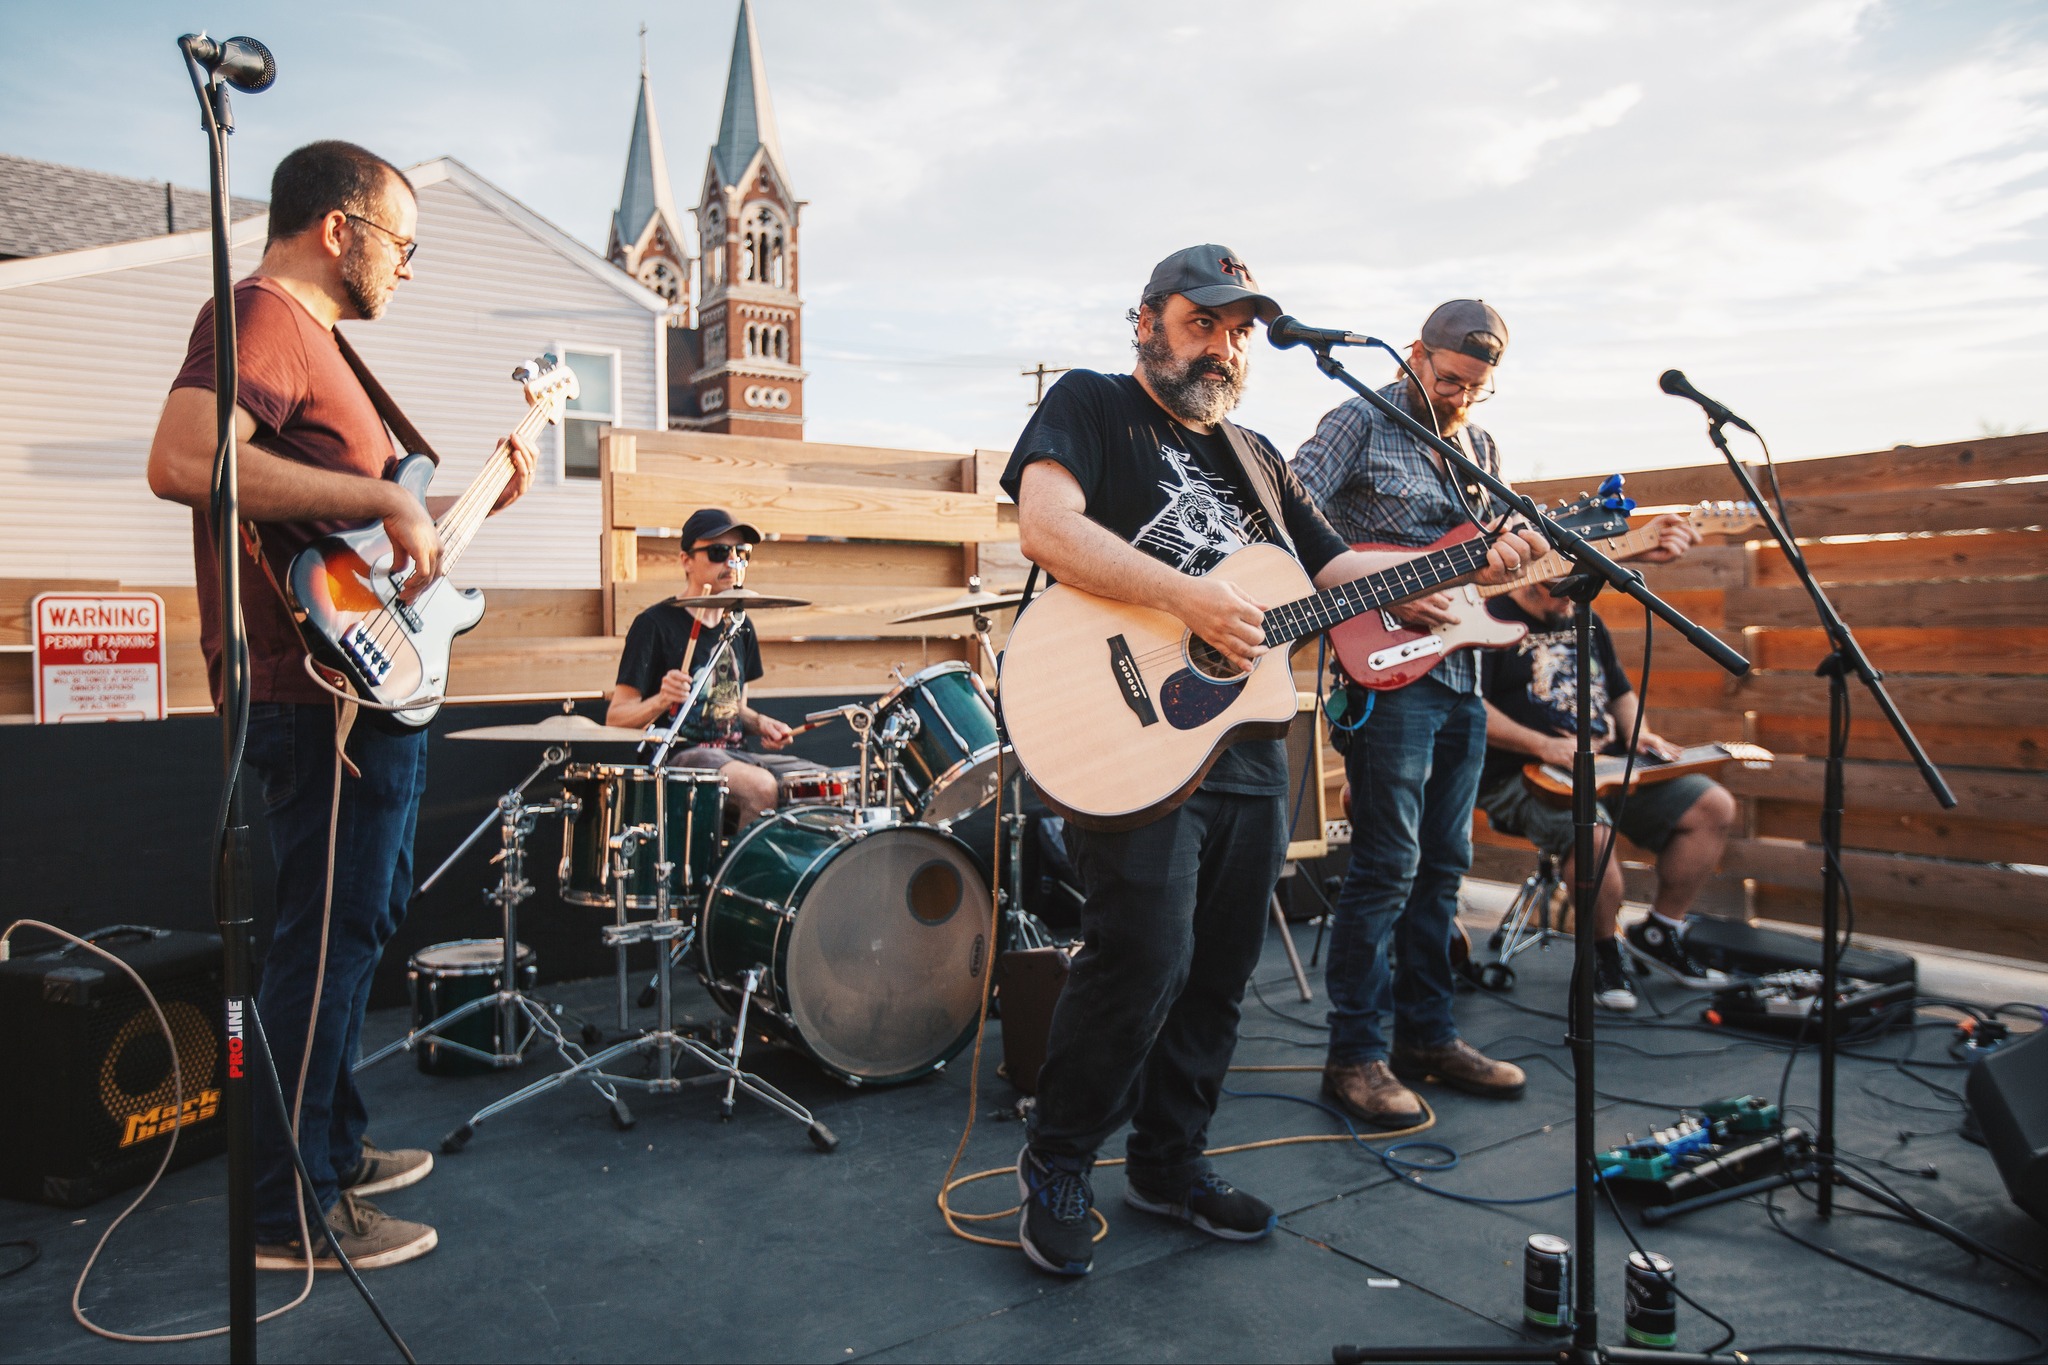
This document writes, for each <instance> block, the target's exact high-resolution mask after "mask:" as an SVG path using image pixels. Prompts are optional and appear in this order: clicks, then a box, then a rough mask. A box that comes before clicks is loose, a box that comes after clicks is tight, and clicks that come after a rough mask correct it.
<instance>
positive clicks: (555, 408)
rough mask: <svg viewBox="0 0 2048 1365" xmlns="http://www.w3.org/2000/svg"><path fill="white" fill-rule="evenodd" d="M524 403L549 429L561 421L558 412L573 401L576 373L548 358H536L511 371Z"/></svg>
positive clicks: (553, 358) (542, 356)
mask: <svg viewBox="0 0 2048 1365" xmlns="http://www.w3.org/2000/svg"><path fill="white" fill-rule="evenodd" d="M512 377H513V378H514V379H516V380H518V381H519V387H520V389H521V390H522V391H523V392H524V393H525V395H526V401H527V402H528V403H530V404H531V405H533V406H534V407H536V408H540V409H541V410H542V413H543V415H544V416H545V417H546V418H547V420H548V423H549V424H550V425H557V424H559V423H560V422H561V420H562V408H563V406H564V405H565V404H567V403H568V402H569V400H570V399H572V398H574V397H576V395H577V393H578V389H577V387H576V371H574V370H572V369H570V368H569V367H568V366H567V365H564V364H563V363H562V362H561V361H560V360H559V359H557V358H556V357H555V356H554V355H552V354H542V355H537V356H535V357H534V358H533V359H531V360H529V361H527V362H526V363H524V364H523V365H520V366H518V367H517V368H515V369H514V370H513V371H512Z"/></svg>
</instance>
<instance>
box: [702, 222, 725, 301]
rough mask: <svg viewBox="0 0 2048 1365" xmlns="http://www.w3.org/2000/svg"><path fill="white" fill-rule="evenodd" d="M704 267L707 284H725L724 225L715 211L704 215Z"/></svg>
mask: <svg viewBox="0 0 2048 1365" xmlns="http://www.w3.org/2000/svg"><path fill="white" fill-rule="evenodd" d="M704 266H705V272H706V274H707V275H708V276H709V279H708V281H707V282H708V283H710V284H723V283H725V224H724V222H723V221H722V220H721V219H720V218H719V214H718V210H717V209H712V210H711V211H710V212H709V213H707V214H705V215H704Z"/></svg>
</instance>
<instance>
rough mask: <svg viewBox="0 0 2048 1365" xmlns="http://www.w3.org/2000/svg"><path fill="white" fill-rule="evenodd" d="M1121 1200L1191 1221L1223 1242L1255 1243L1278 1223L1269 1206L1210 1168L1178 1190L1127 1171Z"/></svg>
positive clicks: (1148, 1211) (1140, 1207)
mask: <svg viewBox="0 0 2048 1365" xmlns="http://www.w3.org/2000/svg"><path fill="white" fill-rule="evenodd" d="M1128 1174H1129V1177H1130V1179H1129V1182H1128V1183H1127V1184H1126V1185H1125V1187H1124V1202H1125V1203H1126V1204H1129V1205H1130V1206H1131V1207H1132V1208H1134V1209H1138V1210H1140V1211H1142V1212H1145V1213H1156V1214H1158V1215H1159V1216H1160V1217H1162V1218H1178V1219H1179V1220H1180V1221H1181V1222H1183V1223H1193V1224H1194V1225H1195V1226H1196V1227H1198V1228H1200V1229H1201V1230H1202V1231H1204V1232H1206V1233H1208V1234H1209V1235H1210V1236H1211V1237H1221V1238H1222V1239H1223V1240H1224V1241H1226V1242H1256V1241H1258V1240H1259V1239H1260V1238H1261V1237H1264V1236H1265V1235H1266V1234H1267V1233H1269V1232H1271V1231H1272V1230H1273V1229H1274V1228H1275V1227H1276V1226H1278V1225H1279V1222H1280V1219H1279V1217H1278V1215H1276V1214H1275V1213H1274V1212H1273V1206H1272V1205H1271V1204H1268V1203H1267V1202H1266V1201H1265V1200H1263V1199H1260V1198H1257V1197H1255V1196H1253V1195H1249V1194H1246V1193H1245V1192H1244V1191H1243V1190H1240V1189H1238V1188H1237V1187H1236V1186H1234V1185H1232V1184H1231V1183H1230V1182H1229V1181H1228V1180H1225V1179H1224V1178H1223V1177H1222V1176H1220V1175H1218V1174H1216V1173H1215V1172H1214V1171H1198V1172H1196V1173H1195V1174H1194V1177H1193V1179H1192V1180H1191V1181H1190V1182H1189V1183H1188V1184H1186V1185H1184V1186H1182V1187H1181V1188H1180V1189H1179V1190H1178V1191H1174V1190H1161V1189H1155V1188H1152V1187H1150V1186H1148V1185H1147V1184H1146V1183H1145V1182H1144V1179H1143V1177H1141V1176H1140V1175H1139V1174H1138V1173H1137V1172H1134V1171H1133V1172H1128Z"/></svg>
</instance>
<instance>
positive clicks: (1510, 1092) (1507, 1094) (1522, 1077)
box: [1393, 1038, 1529, 1100]
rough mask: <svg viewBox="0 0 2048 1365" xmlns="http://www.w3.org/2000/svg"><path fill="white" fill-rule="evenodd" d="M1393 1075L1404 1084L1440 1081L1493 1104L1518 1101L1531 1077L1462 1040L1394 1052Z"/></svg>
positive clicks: (1398, 1049)
mask: <svg viewBox="0 0 2048 1365" xmlns="http://www.w3.org/2000/svg"><path fill="white" fill-rule="evenodd" d="M1393 1069H1394V1074H1395V1075H1396V1076H1399V1077H1400V1078H1401V1079H1402V1080H1404V1081H1440V1082H1442V1083H1443V1084H1445V1085H1448V1086H1451V1087H1452V1088H1453V1089H1457V1090H1463V1091H1465V1092H1466V1093H1467V1094H1471V1095H1484V1096H1485V1097H1486V1098H1487V1099H1490V1100H1518V1099H1520V1098H1521V1097H1522V1091H1523V1090H1524V1089H1525V1088H1526V1087H1527V1086H1528V1084H1529V1077H1528V1075H1527V1073H1525V1072H1524V1071H1523V1070H1522V1068H1520V1067H1518V1066H1516V1065H1515V1064H1514V1063H1512V1062H1496V1061H1494V1060H1493V1059H1492V1058H1491V1057H1488V1056H1487V1055H1486V1054H1485V1053H1483V1052H1481V1051H1480V1050H1479V1049H1478V1048H1476V1047H1474V1046H1472V1044H1470V1043H1468V1042H1466V1041H1465V1040H1464V1039H1463V1038H1453V1039H1452V1040H1451V1041H1450V1042H1448V1043H1443V1044H1441V1045H1439V1046H1437V1047H1400V1046H1396V1047H1395V1048H1394V1056H1393Z"/></svg>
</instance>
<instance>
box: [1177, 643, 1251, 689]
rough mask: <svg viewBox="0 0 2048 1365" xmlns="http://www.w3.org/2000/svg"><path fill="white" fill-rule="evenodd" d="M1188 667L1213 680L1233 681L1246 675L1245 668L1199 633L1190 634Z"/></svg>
mask: <svg viewBox="0 0 2048 1365" xmlns="http://www.w3.org/2000/svg"><path fill="white" fill-rule="evenodd" d="M1188 667H1189V668H1192V669H1194V670H1195V672H1197V673H1199V674H1201V675H1202V676H1203V677H1205V678H1207V679H1208V680H1209V681H1211V682H1231V681H1234V680H1235V679H1238V678H1241V677H1243V676H1244V670H1243V669H1241V668H1239V667H1238V666H1237V665H1236V664H1234V663H1232V662H1231V661H1230V660H1229V659H1227V658H1225V657H1224V655H1223V651H1222V650H1220V649H1218V648H1216V646H1214V645H1212V644H1210V643H1209V642H1208V641H1207V640H1204V639H1203V638H1202V637H1201V636H1199V635H1190V636H1188Z"/></svg>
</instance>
